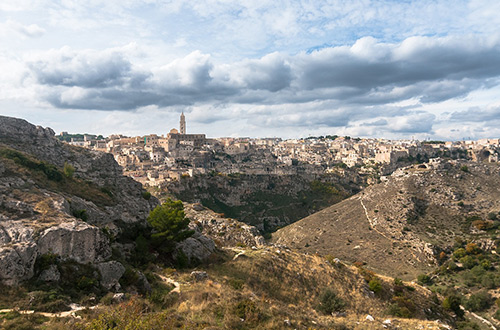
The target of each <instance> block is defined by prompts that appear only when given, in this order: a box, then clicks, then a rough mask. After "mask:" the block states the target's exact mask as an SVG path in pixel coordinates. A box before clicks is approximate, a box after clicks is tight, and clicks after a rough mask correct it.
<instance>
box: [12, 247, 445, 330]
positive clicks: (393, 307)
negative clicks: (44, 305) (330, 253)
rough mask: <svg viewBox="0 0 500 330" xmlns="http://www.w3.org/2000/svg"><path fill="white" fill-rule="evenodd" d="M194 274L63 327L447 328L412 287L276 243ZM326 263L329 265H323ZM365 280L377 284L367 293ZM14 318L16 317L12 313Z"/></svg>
mask: <svg viewBox="0 0 500 330" xmlns="http://www.w3.org/2000/svg"><path fill="white" fill-rule="evenodd" d="M225 251H226V252H224V253H222V254H220V255H219V258H218V260H213V261H212V262H211V263H210V264H205V265H200V266H199V267H197V270H196V271H191V270H173V269H163V270H160V269H157V270H156V275H155V276H157V277H158V278H162V279H163V280H164V281H165V282H170V283H174V285H167V284H166V283H165V282H164V284H157V285H158V288H161V290H160V289H158V290H157V291H154V292H153V293H152V294H151V295H148V296H146V297H144V298H141V297H137V296H135V297H131V298H130V299H129V300H128V301H125V302H113V301H112V299H108V300H107V302H106V305H104V304H103V305H102V306H101V307H100V308H98V309H94V310H87V311H82V312H80V313H78V315H80V316H81V317H82V318H83V319H82V320H75V319H69V318H66V319H62V320H53V321H49V320H47V321H48V323H47V324H48V325H49V326H51V327H58V328H64V329H81V328H82V327H84V326H86V329H96V330H100V329H130V328H133V329H144V330H146V329H174V328H176V329H177V328H179V329H212V330H216V329H221V330H222V329H304V330H305V329H318V330H320V329H325V330H326V329H365V330H368V329H435V330H438V329H450V328H451V327H450V326H448V325H447V324H450V323H453V319H452V317H451V316H450V314H449V313H448V312H447V311H446V310H444V309H443V308H442V307H441V306H440V304H439V303H438V301H437V300H436V299H437V298H436V297H435V296H433V295H432V294H431V293H430V292H428V291H427V290H425V289H424V288H422V287H420V286H418V285H412V284H408V283H403V282H394V281H393V280H392V279H386V278H380V277H376V276H375V275H374V274H372V273H370V272H367V271H366V270H363V269H361V268H360V269H358V268H355V267H349V266H345V265H343V264H341V263H336V262H335V261H333V260H330V261H328V260H326V259H324V258H322V257H320V256H314V255H304V254H301V253H296V252H293V251H290V250H286V249H283V248H280V247H276V246H274V247H265V248H262V249H250V248H238V249H226V250H225ZM330 262H331V263H330ZM367 280H374V281H375V282H376V283H378V285H379V287H378V288H377V289H375V290H376V291H377V292H376V293H374V292H373V291H371V290H370V285H369V284H368V281H367ZM13 318H14V320H15V319H16V318H17V319H18V320H21V319H22V318H23V316H22V315H17V316H13Z"/></svg>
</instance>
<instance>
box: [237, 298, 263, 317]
mask: <svg viewBox="0 0 500 330" xmlns="http://www.w3.org/2000/svg"><path fill="white" fill-rule="evenodd" d="M234 314H235V315H236V316H238V317H239V318H240V319H244V320H245V321H247V322H255V321H258V320H259V319H260V314H261V313H260V310H259V309H258V308H257V306H256V305H255V303H254V302H253V301H251V300H250V299H244V300H241V301H240V302H238V303H237V304H236V306H234Z"/></svg>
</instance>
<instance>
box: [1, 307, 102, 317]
mask: <svg viewBox="0 0 500 330" xmlns="http://www.w3.org/2000/svg"><path fill="white" fill-rule="evenodd" d="M69 307H70V308H71V310H69V311H64V312H58V313H48V312H35V311H34V310H16V309H12V308H8V309H0V314H1V313H10V312H18V313H19V314H34V313H36V314H39V315H43V316H46V317H75V318H80V316H78V315H76V312H78V311H81V310H83V309H94V308H96V307H98V305H95V306H91V307H84V306H80V305H78V304H70V305H69Z"/></svg>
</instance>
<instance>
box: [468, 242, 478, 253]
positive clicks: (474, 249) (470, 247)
mask: <svg viewBox="0 0 500 330" xmlns="http://www.w3.org/2000/svg"><path fill="white" fill-rule="evenodd" d="M465 252H467V254H480V253H481V249H480V248H479V246H477V244H476V243H468V244H467V245H466V246H465Z"/></svg>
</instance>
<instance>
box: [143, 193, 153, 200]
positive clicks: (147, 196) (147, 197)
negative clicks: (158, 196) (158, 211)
mask: <svg viewBox="0 0 500 330" xmlns="http://www.w3.org/2000/svg"><path fill="white" fill-rule="evenodd" d="M142 198H144V199H145V200H149V199H150V198H151V193H150V192H149V191H143V192H142Z"/></svg>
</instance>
